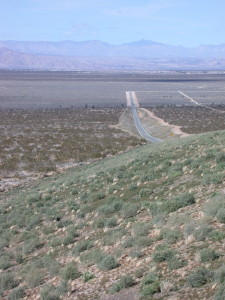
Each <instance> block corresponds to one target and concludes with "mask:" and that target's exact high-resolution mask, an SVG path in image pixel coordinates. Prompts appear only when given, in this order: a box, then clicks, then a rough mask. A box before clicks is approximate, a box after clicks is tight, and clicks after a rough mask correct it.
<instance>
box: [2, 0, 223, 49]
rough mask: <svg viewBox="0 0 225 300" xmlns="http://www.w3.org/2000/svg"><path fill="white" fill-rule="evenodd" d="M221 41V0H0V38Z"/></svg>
mask: <svg viewBox="0 0 225 300" xmlns="http://www.w3.org/2000/svg"><path fill="white" fill-rule="evenodd" d="M140 39H146V40H152V41H156V42H162V43H168V44H172V45H183V46H189V47H192V46H198V45H202V44H225V1H224V0H0V40H23V41H25V40H26V41H46V40H48V41H63V40H74V41H85V40H101V41H104V42H108V43H111V44H122V43H126V42H131V41H137V40H140Z"/></svg>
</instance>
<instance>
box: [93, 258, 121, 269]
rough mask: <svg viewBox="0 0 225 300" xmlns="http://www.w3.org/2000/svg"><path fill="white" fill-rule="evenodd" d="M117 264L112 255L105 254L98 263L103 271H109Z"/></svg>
mask: <svg viewBox="0 0 225 300" xmlns="http://www.w3.org/2000/svg"><path fill="white" fill-rule="evenodd" d="M118 266H119V264H118V263H117V261H116V260H115V258H114V257H113V256H112V255H107V256H105V257H104V258H103V259H102V260H101V261H100V262H99V263H98V267H99V269H100V270H103V271H109V270H112V269H115V268H117V267H118Z"/></svg>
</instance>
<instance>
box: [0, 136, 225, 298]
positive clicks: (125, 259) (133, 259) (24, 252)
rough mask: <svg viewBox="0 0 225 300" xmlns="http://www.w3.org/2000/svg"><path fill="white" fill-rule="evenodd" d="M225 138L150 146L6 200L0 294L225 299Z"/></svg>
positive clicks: (70, 172) (16, 192)
mask: <svg viewBox="0 0 225 300" xmlns="http://www.w3.org/2000/svg"><path fill="white" fill-rule="evenodd" d="M224 137H225V132H224V131H217V132H213V133H206V134H198V135H193V136H189V137H186V138H183V139H179V140H173V142H171V140H169V141H167V142H164V143H163V144H157V145H156V144H154V145H153V144H148V145H145V146H141V147H138V148H136V149H133V150H130V151H128V152H126V153H123V154H120V155H117V156H115V157H113V158H106V159H104V160H101V161H99V162H96V163H93V164H91V165H85V166H80V167H76V168H72V169H70V170H68V171H67V172H65V174H61V175H55V176H52V177H48V178H43V179H40V180H38V181H37V182H35V183H32V184H30V185H29V186H28V187H21V188H17V189H14V190H12V191H9V192H6V193H4V194H2V195H1V198H0V199H1V200H0V205H1V207H0V213H1V214H0V223H1V239H0V241H1V242H0V249H1V250H0V251H1V256H0V268H1V273H0V292H1V296H2V297H3V298H5V299H6V298H7V297H8V299H19V298H23V299H29V300H30V299H42V300H46V299H82V300H84V299H104V300H105V299H114V298H113V297H114V295H117V296H116V297H117V298H118V297H119V295H120V293H122V294H121V295H123V290H124V289H128V295H129V289H130V288H131V291H132V295H133V296H134V295H135V297H136V299H168V300H169V299H170V300H172V299H178V300H181V299H186V300H189V299H196V300H198V299H199V300H200V299H201V300H202V299H207V300H209V299H215V300H220V299H224V295H225V292H224V291H225V288H224V274H225V271H224V270H225V265H224V240H225V231H224V224H225V207H224V200H225V180H224V179H225V171H224V170H225V153H224ZM117 293H119V294H117ZM130 293H131V292H130ZM110 295H111V296H110ZM115 299H116V298H115ZM119 299H123V298H119Z"/></svg>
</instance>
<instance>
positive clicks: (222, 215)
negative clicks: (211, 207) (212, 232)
mask: <svg viewBox="0 0 225 300" xmlns="http://www.w3.org/2000/svg"><path fill="white" fill-rule="evenodd" d="M216 217H217V219H218V221H219V222H221V223H225V207H221V208H220V210H219V211H218V212H217V214H216Z"/></svg>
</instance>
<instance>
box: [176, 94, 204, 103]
mask: <svg viewBox="0 0 225 300" xmlns="http://www.w3.org/2000/svg"><path fill="white" fill-rule="evenodd" d="M178 93H180V94H181V95H183V96H184V97H186V98H187V99H189V100H190V101H191V102H193V103H195V104H196V105H200V106H202V105H201V104H200V103H198V102H197V101H195V100H194V99H193V98H191V97H189V96H188V95H186V94H185V93H182V92H181V91H178Z"/></svg>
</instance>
